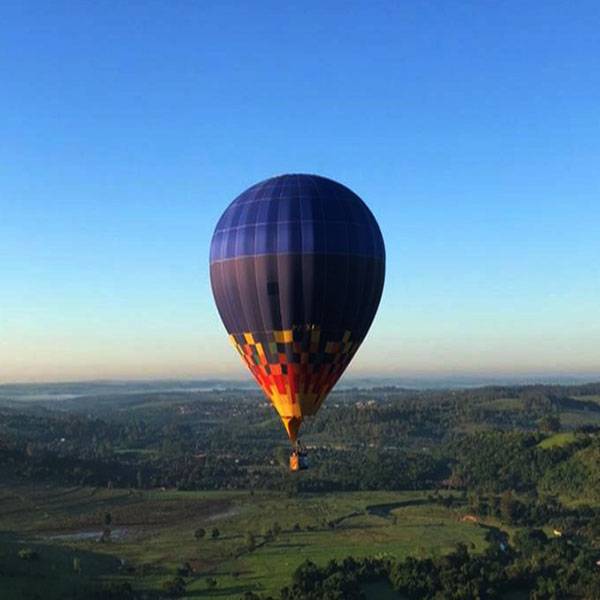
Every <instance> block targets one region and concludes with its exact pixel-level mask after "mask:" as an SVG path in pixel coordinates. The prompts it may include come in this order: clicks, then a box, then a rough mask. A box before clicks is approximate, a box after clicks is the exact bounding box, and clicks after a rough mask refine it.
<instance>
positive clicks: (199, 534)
mask: <svg viewBox="0 0 600 600" xmlns="http://www.w3.org/2000/svg"><path fill="white" fill-rule="evenodd" d="M205 535H206V530H205V529H204V528H203V527H198V529H196V531H194V537H195V538H196V539H197V540H201V539H202V538H203V537H204V536H205ZM213 537H214V536H213Z"/></svg>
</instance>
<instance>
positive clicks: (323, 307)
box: [308, 175, 328, 351]
mask: <svg viewBox="0 0 600 600" xmlns="http://www.w3.org/2000/svg"><path fill="white" fill-rule="evenodd" d="M308 179H309V181H310V183H311V184H312V186H313V187H314V188H315V191H316V192H317V198H318V199H319V206H320V208H321V223H322V226H323V229H325V209H324V208H323V198H321V194H320V193H319V187H318V186H317V184H316V182H315V181H314V178H313V176H312V175H309V176H308ZM313 218H314V215H313ZM325 235H327V234H326V232H325ZM313 252H314V253H316V250H315V249H313ZM322 254H323V260H324V261H325V277H323V281H324V284H323V293H322V294H321V295H322V296H323V298H325V296H326V290H327V266H328V265H327V263H328V261H327V252H323V253H322ZM324 315H325V302H324V301H323V302H321V317H320V319H319V323H318V325H319V327H321V328H322V326H323V317H324ZM317 351H318V350H317Z"/></svg>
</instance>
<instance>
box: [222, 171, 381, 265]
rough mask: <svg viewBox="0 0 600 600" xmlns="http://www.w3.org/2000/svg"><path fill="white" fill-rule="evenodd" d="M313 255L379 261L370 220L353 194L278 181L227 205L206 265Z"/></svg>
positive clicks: (306, 181)
mask: <svg viewBox="0 0 600 600" xmlns="http://www.w3.org/2000/svg"><path fill="white" fill-rule="evenodd" d="M317 253H320V254H343V255H349V254H350V255H357V256H366V257H372V258H376V259H380V260H384V259H385V247H384V244H383V237H382V235H381V231H380V230H379V226H378V225H377V222H376V221H375V217H373V215H372V213H371V211H370V210H369V208H368V207H367V205H366V204H365V203H364V202H363V201H362V200H361V199H360V198H359V197H358V196H357V195H356V194H355V193H354V192H352V191H351V190H349V189H348V188H347V187H345V186H343V185H341V184H339V183H337V182H335V181H332V180H331V179H327V178H325V177H320V176H318V175H303V174H294V175H280V176H277V177H272V178H271V179H266V180H265V181H262V182H260V183H257V184H256V185H253V186H252V187H251V188H249V189H247V190H246V191H245V192H243V193H242V194H240V195H239V196H238V197H237V198H236V199H235V200H234V201H233V202H232V203H231V204H230V205H229V207H228V208H227V210H226V211H225V212H224V213H223V216H222V217H221V219H220V220H219V222H218V223H217V227H216V229H215V233H214V235H213V239H212V243H211V248H210V263H211V264H213V263H215V262H219V261H224V260H229V259H233V258H241V257H244V256H260V255H267V254H317Z"/></svg>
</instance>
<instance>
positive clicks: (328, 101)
mask: <svg viewBox="0 0 600 600" xmlns="http://www.w3.org/2000/svg"><path fill="white" fill-rule="evenodd" d="M599 31H600V4H599V3H598V2H597V0H590V1H578V0H575V1H572V2H543V1H541V0H538V1H536V2H533V1H529V2H528V1H524V0H514V1H502V0H497V1H492V0H488V1H485V0H472V1H461V0H457V1H447V2H442V1H433V0H432V1H421V0H419V1H417V0H414V1H390V2H377V1H375V2H374V1H364V2H356V1H352V0H345V1H340V2H337V1H327V0H320V1H306V0H304V1H302V2H281V1H280V0H279V1H272V2H264V1H260V0H257V1H256V2H240V1H239V0H238V1H219V2H205V1H201V0H195V1H193V0H188V1H184V0H161V1H155V0H143V1H142V0H130V1H128V2H110V1H108V0H106V1H105V0H99V1H93V2H92V1H85V2H83V1H76V0H69V1H60V0H55V1H53V2H47V1H46V0H39V1H37V2H35V1H28V0H3V1H2V2H0V382H1V381H26V380H66V379H80V378H115V377H132V378H138V377H171V376H175V377H204V376H227V377H246V375H245V372H244V367H243V366H242V365H241V363H240V361H239V358H238V357H237V355H235V353H234V352H233V350H232V348H231V347H230V346H229V343H228V342H227V339H226V338H227V336H226V334H225V331H224V329H223V327H222V325H221V322H220V320H219V317H218V314H217V312H216V309H215V308H214V303H213V299H212V295H211V292H210V286H209V280H208V247H209V243H210V237H211V235H212V230H213V228H214V225H215V223H216V221H217V219H218V217H219V216H220V214H221V212H222V211H223V210H224V208H225V207H226V206H227V204H228V203H229V202H230V201H231V200H232V199H233V198H234V197H235V196H237V195H238V194H239V193H240V192H242V191H243V190H244V189H246V188H247V187H248V186H250V185H251V184H253V183H255V182H257V181H260V180H262V179H264V178H266V177H269V176H271V175H275V174H279V173H284V172H309V173H318V174H322V175H325V176H328V177H331V178H333V179H336V180H338V181H340V182H342V183H344V184H346V185H347V186H349V187H350V188H352V189H353V190H354V191H356V192H357V193H358V194H359V195H360V196H361V197H362V198H363V199H364V200H365V201H366V202H367V203H368V204H369V206H370V207H371V209H372V211H373V213H374V214H375V216H376V218H377V219H378V220H379V222H380V224H381V228H382V231H383V235H384V238H385V242H386V246H387V253H388V263H387V280H386V287H385V290H384V295H383V299H382V303H381V306H380V309H379V313H378V315H377V317H376V319H375V323H374V325H373V328H372V330H371V333H370V334H369V336H368V337H367V339H366V341H365V343H364V345H363V347H362V348H361V350H360V352H359V353H358V355H357V356H356V359H355V361H354V364H353V365H352V366H351V370H350V375H351V376H354V375H355V376H363V375H384V374H387V375H403V374H410V375H418V374H447V373H557V372H561V373H595V374H598V373H600V260H599V259H600V195H599V191H600V35H599Z"/></svg>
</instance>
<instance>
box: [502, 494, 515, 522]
mask: <svg viewBox="0 0 600 600" xmlns="http://www.w3.org/2000/svg"><path fill="white" fill-rule="evenodd" d="M516 512H517V501H516V500H515V497H514V495H513V493H512V491H511V490H506V491H505V492H504V493H503V494H502V496H500V516H501V518H502V519H503V520H504V521H506V522H507V523H512V522H513V521H514V518H515V516H516Z"/></svg>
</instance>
